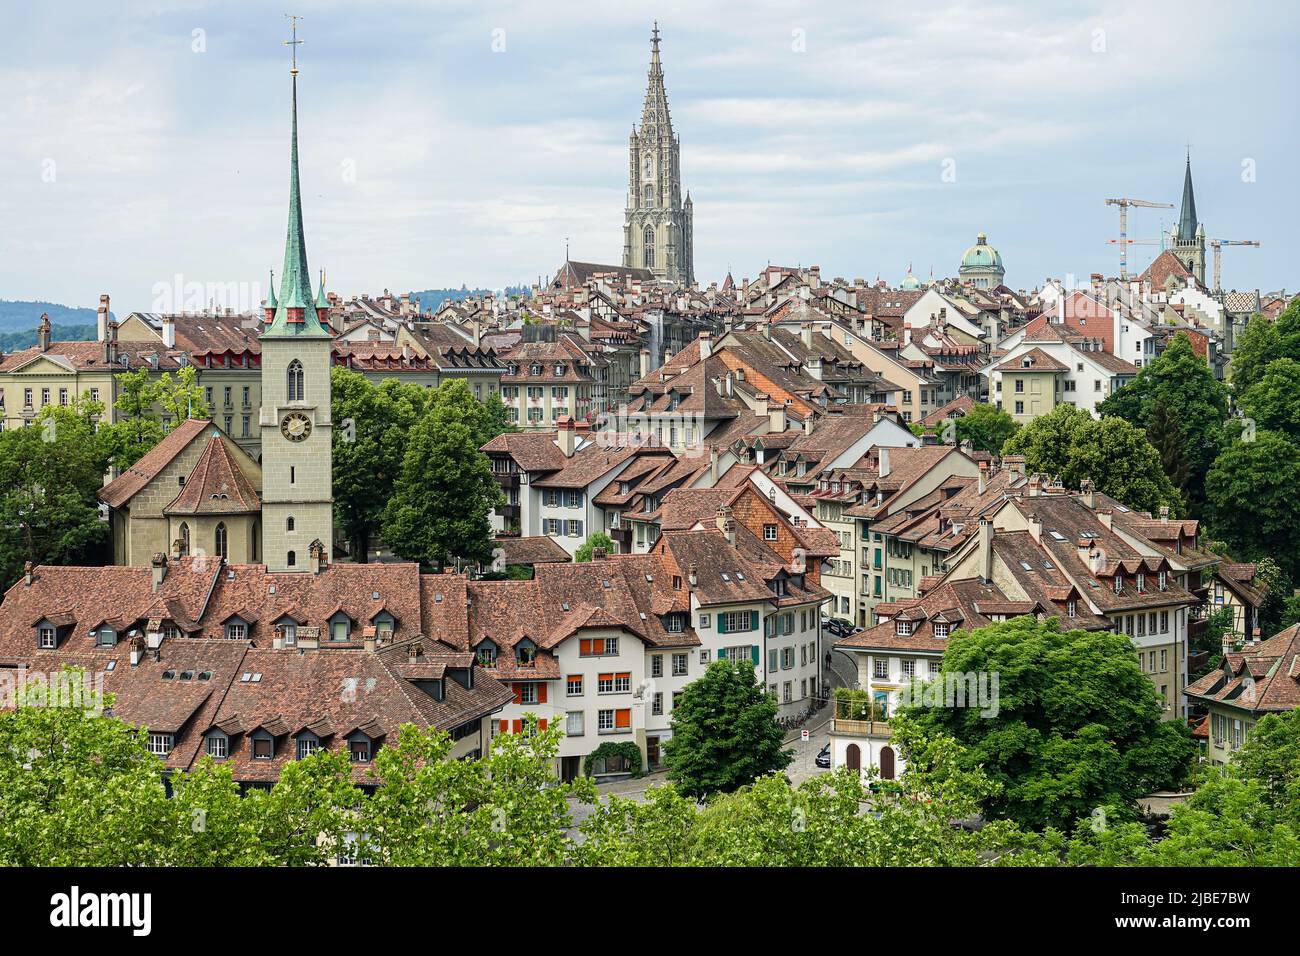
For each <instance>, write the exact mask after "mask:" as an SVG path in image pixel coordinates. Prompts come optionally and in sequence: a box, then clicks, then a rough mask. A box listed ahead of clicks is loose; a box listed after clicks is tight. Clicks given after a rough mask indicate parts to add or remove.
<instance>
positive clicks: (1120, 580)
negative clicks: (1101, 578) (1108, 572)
mask: <svg viewBox="0 0 1300 956" xmlns="http://www.w3.org/2000/svg"><path fill="white" fill-rule="evenodd" d="M1115 593H1116V594H1123V593H1124V576H1123V575H1122V574H1117V575H1115Z"/></svg>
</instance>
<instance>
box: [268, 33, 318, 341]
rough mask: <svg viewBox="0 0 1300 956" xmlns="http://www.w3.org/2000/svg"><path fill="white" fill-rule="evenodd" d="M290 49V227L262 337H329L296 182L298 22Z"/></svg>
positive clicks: (300, 190) (300, 196) (299, 191)
mask: <svg viewBox="0 0 1300 956" xmlns="http://www.w3.org/2000/svg"><path fill="white" fill-rule="evenodd" d="M285 43H286V44H288V45H290V47H291V49H292V50H293V67H292V68H291V69H290V70H289V74H290V76H291V77H292V84H293V94H292V95H293V99H292V106H291V117H292V122H291V128H292V133H291V135H290V140H289V227H288V232H287V234H286V235H285V239H284V266H283V268H282V269H281V270H280V296H279V300H278V301H277V302H276V308H275V316H274V318H273V319H272V321H271V325H270V327H269V328H268V329H267V330H266V332H265V333H263V334H265V335H293V336H321V335H325V336H328V335H329V332H327V331H326V330H325V329H324V328H323V327H322V326H321V324H320V320H319V318H318V316H317V314H316V309H317V303H316V302H315V301H314V297H313V296H312V291H311V271H310V270H309V269H308V268H307V239H306V235H305V234H304V230H303V225H302V189H301V187H300V185H299V181H298V44H300V43H302V41H301V40H299V39H298V22H297V19H296V18H295V19H294V21H293V39H292V40H286V41H285Z"/></svg>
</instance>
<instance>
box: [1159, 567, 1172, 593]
mask: <svg viewBox="0 0 1300 956" xmlns="http://www.w3.org/2000/svg"><path fill="white" fill-rule="evenodd" d="M1168 586H1169V574H1168V572H1167V571H1158V572H1156V587H1158V588H1159V589H1160V590H1161V591H1163V590H1164V589H1165V588H1167V587H1168Z"/></svg>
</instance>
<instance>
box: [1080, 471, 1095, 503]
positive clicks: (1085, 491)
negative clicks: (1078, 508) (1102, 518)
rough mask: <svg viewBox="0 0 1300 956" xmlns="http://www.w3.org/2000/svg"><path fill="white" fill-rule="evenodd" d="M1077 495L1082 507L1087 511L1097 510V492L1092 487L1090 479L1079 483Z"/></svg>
mask: <svg viewBox="0 0 1300 956" xmlns="http://www.w3.org/2000/svg"><path fill="white" fill-rule="evenodd" d="M1079 493H1080V497H1081V498H1082V499H1083V504H1084V507H1086V508H1087V509H1088V510H1089V511H1096V510H1097V490H1096V486H1094V485H1093V483H1092V479H1091V478H1085V479H1083V481H1081V482H1079Z"/></svg>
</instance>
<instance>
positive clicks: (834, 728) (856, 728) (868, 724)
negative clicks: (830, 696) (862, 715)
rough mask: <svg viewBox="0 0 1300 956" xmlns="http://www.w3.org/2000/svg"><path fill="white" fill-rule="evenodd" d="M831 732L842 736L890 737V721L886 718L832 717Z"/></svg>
mask: <svg viewBox="0 0 1300 956" xmlns="http://www.w3.org/2000/svg"><path fill="white" fill-rule="evenodd" d="M831 733H832V734H838V735H840V736H842V737H886V738H887V737H889V722H888V721H885V720H844V719H842V718H840V717H835V718H832V719H831Z"/></svg>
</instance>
